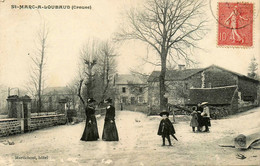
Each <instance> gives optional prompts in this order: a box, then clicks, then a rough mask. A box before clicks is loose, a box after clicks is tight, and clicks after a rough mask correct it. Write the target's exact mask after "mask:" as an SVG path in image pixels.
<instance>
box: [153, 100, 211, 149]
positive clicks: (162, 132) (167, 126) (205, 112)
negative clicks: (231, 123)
mask: <svg viewBox="0 0 260 166" xmlns="http://www.w3.org/2000/svg"><path fill="white" fill-rule="evenodd" d="M192 110H193V111H192V113H191V116H192V118H191V122H190V126H191V127H192V131H193V132H196V131H195V128H196V127H197V131H198V132H209V126H211V123H210V112H209V107H208V102H203V103H199V104H198V105H197V107H193V108H192ZM160 116H161V117H162V120H161V122H160V124H159V129H158V132H157V135H159V136H161V137H162V142H163V143H162V146H165V138H166V139H167V140H168V142H169V146H172V143H171V139H170V136H172V137H173V138H174V139H175V140H176V141H178V139H177V138H176V137H175V135H174V134H175V133H176V132H175V129H174V127H173V124H172V122H171V121H170V120H169V112H167V111H166V110H164V111H162V112H161V113H160ZM203 126H205V130H204V131H202V128H203Z"/></svg>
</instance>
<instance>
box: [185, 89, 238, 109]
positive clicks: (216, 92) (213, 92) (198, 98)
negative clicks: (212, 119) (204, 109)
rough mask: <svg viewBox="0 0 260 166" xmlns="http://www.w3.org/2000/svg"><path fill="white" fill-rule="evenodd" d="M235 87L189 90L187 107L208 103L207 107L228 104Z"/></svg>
mask: <svg viewBox="0 0 260 166" xmlns="http://www.w3.org/2000/svg"><path fill="white" fill-rule="evenodd" d="M236 89H237V86H226V87H218V88H193V89H190V90H189V96H188V101H187V102H186V103H185V104H187V105H196V104H198V103H201V102H208V103H209V105H226V104H230V103H231V100H232V97H233V95H234V93H235V90H236Z"/></svg>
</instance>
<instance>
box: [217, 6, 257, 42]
mask: <svg viewBox="0 0 260 166" xmlns="http://www.w3.org/2000/svg"><path fill="white" fill-rule="evenodd" d="M253 10H254V6H253V3H241V2H219V3H218V36H217V38H218V39H217V44H218V46H242V47H251V46H253V13H254V11H253Z"/></svg>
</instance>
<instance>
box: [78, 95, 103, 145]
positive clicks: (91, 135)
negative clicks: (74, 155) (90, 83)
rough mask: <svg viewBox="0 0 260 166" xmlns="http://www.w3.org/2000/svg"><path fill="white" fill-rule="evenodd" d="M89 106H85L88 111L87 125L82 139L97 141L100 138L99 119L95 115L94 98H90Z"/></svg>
mask: <svg viewBox="0 0 260 166" xmlns="http://www.w3.org/2000/svg"><path fill="white" fill-rule="evenodd" d="M88 103H89V104H88V106H87V107H86V108H85V112H86V125H85V129H84V132H83V135H82V137H81V139H80V140H82V141H96V140H98V139H99V135H98V128H97V120H96V116H95V108H94V103H95V100H94V99H88Z"/></svg>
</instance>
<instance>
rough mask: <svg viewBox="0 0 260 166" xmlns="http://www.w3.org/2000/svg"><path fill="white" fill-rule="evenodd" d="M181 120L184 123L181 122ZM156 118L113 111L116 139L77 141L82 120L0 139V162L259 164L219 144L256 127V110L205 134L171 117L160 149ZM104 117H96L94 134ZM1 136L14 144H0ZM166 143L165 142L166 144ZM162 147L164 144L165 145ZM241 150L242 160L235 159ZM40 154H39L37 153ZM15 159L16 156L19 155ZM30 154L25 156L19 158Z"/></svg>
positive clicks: (258, 157)
mask: <svg viewBox="0 0 260 166" xmlns="http://www.w3.org/2000/svg"><path fill="white" fill-rule="evenodd" d="M185 119H186V121H185ZM159 122H160V117H159V116H158V117H157V116H151V117H147V116H146V115H144V114H142V113H139V112H130V111H120V112H119V111H118V112H116V123H117V128H118V132H119V136H120V141H119V142H104V141H102V140H99V141H94V142H83V141H80V137H81V135H82V132H83V129H84V126H85V122H82V123H79V124H76V125H63V126H55V127H52V128H47V129H43V130H38V131H34V132H31V133H26V134H21V135H16V136H11V137H7V138H0V148H1V151H0V165H1V166H3V165H26V166H27V165H88V166H92V165H121V166H125V165H135V166H138V165H140V166H143V165H147V166H150V165H259V164H260V150H254V149H249V150H247V151H241V150H238V149H235V148H227V147H226V148H224V147H219V146H218V144H219V143H220V142H222V141H227V140H228V139H233V138H234V136H236V135H237V134H238V133H239V132H240V131H243V130H246V129H249V128H253V127H256V126H260V108H257V109H253V110H250V111H248V112H245V113H241V114H239V115H235V116H231V117H229V118H226V119H222V120H212V121H211V124H212V127H211V128H210V131H211V132H210V133H193V132H192V131H191V127H190V126H189V121H188V118H187V117H183V116H182V117H177V123H176V124H174V127H175V130H176V132H177V133H176V137H177V138H178V139H179V141H178V142H177V141H175V140H173V138H172V137H171V139H172V142H173V146H171V147H170V146H165V147H162V146H161V144H162V140H161V137H159V136H157V129H158V124H159ZM103 124H104V117H101V118H99V119H98V127H99V133H100V137H101V135H102V130H103ZM5 140H9V141H13V142H14V143H15V144H14V145H4V144H3V143H1V142H4V141H5ZM166 143H168V142H166ZM166 145H168V144H166ZM237 153H241V154H243V155H245V156H246V159H244V160H241V159H237V158H236V154H237ZM40 156H41V157H40ZM19 157H20V158H19ZM21 157H30V158H31V159H21Z"/></svg>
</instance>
